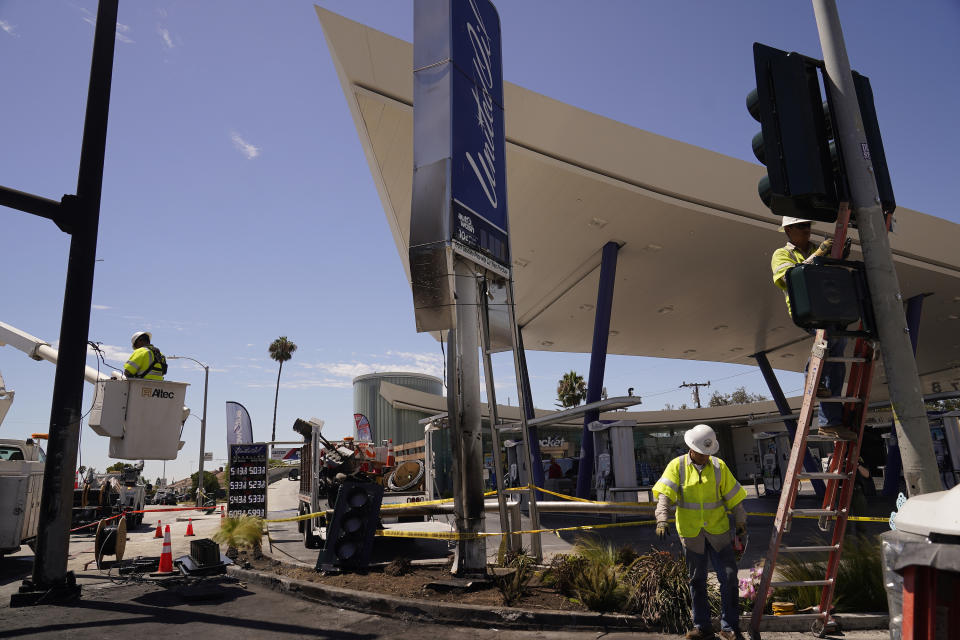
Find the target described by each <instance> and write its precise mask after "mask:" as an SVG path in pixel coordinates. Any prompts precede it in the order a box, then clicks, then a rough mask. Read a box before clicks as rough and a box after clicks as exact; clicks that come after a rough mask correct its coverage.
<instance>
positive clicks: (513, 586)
mask: <svg viewBox="0 0 960 640" xmlns="http://www.w3.org/2000/svg"><path fill="white" fill-rule="evenodd" d="M533 565H534V560H533V558H532V557H530V556H528V555H527V554H526V551H525V550H524V549H518V550H516V551H507V552H506V554H505V555H504V559H503V561H502V562H501V566H502V567H505V568H508V569H511V571H509V572H507V573H502V574H498V573H496V572H494V571H491V574H492V579H493V584H494V585H496V587H497V590H499V591H500V596H501V597H502V598H503V604H505V605H507V606H508V607H509V606H511V605H513V604H515V603H516V602H517V601H519V600H520V599H521V598H522V597H523V596H524V595H525V594H526V593H527V586H528V585H529V584H530V579H531V578H533Z"/></svg>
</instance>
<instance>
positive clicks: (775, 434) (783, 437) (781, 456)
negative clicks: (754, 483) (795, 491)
mask: <svg viewBox="0 0 960 640" xmlns="http://www.w3.org/2000/svg"><path fill="white" fill-rule="evenodd" d="M753 439H754V440H756V441H757V453H758V455H759V458H760V473H761V476H762V477H763V490H764V494H765V495H773V494H779V493H780V489H781V487H783V478H784V476H785V475H786V473H787V462H788V461H789V460H790V449H791V447H790V436H789V434H788V433H787V432H786V431H761V432H760V433H755V434H753Z"/></svg>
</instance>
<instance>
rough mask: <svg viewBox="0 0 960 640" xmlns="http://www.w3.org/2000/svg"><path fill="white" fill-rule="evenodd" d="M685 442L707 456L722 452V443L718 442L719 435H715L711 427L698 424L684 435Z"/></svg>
mask: <svg viewBox="0 0 960 640" xmlns="http://www.w3.org/2000/svg"><path fill="white" fill-rule="evenodd" d="M683 441H684V442H686V443H687V446H688V447H690V448H691V449H693V450H694V451H696V452H697V453H702V454H704V455H707V456H712V455H713V454H715V453H716V452H717V451H720V443H719V442H717V434H716V433H714V431H713V429H712V428H711V427H710V425H707V424H698V425H697V426H695V427H694V428H693V429H690V430H689V431H687V432H686V433H685V434H683Z"/></svg>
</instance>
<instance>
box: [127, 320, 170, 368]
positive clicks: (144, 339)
mask: <svg viewBox="0 0 960 640" xmlns="http://www.w3.org/2000/svg"><path fill="white" fill-rule="evenodd" d="M152 339H153V336H152V335H151V334H150V332H149V331H137V332H136V333H135V334H133V336H132V337H131V338H130V344H132V345H133V353H131V354H130V357H129V358H127V363H126V364H125V365H123V375H125V376H126V377H128V378H143V379H144V380H163V376H165V375H166V373H167V359H166V358H165V357H163V354H162V353H160V349H157V348H156V347H155V346H153V345H152V344H150V341H151V340H152Z"/></svg>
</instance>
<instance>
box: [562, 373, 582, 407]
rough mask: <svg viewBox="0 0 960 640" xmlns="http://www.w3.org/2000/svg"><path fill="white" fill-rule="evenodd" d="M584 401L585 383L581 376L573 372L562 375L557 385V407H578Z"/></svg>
mask: <svg viewBox="0 0 960 640" xmlns="http://www.w3.org/2000/svg"><path fill="white" fill-rule="evenodd" d="M586 399H587V383H586V382H584V380H583V376H581V375H580V374H579V373H577V372H576V371H573V370H571V371H570V372H569V373H565V374H563V377H562V378H560V381H559V382H558V383H557V400H559V402H558V403H557V406H558V407H562V408H564V409H568V408H570V407H576V406H578V405H579V404H580V403H581V402H583V401H584V400H586Z"/></svg>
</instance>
